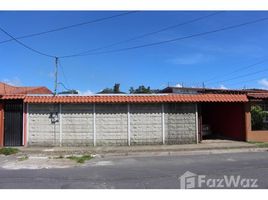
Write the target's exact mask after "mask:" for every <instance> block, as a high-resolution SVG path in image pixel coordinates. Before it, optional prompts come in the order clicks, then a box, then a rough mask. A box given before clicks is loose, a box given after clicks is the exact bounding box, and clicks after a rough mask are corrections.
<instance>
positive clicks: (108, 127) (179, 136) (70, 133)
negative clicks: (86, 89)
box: [27, 103, 197, 146]
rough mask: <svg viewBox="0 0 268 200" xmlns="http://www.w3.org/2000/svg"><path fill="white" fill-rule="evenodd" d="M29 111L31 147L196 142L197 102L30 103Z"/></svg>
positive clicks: (29, 140)
mask: <svg viewBox="0 0 268 200" xmlns="http://www.w3.org/2000/svg"><path fill="white" fill-rule="evenodd" d="M94 111H95V112H94ZM28 112H29V113H28V119H27V120H28V127H27V129H28V131H27V134H28V145H29V146H92V145H94V144H95V145H97V146H101V145H145V144H163V143H165V144H186V143H196V141H197V138H196V137H197V134H196V132H197V129H196V114H197V113H196V105H195V104H181V103H172V104H129V105H128V104H95V105H93V104H61V105H60V104H29V105H28ZM52 115H54V117H55V118H54V120H55V121H53V119H52V118H51V116H52ZM94 141H95V142H94Z"/></svg>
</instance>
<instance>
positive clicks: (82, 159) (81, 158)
mask: <svg viewBox="0 0 268 200" xmlns="http://www.w3.org/2000/svg"><path fill="white" fill-rule="evenodd" d="M67 158H68V159H70V160H74V161H76V162H77V163H85V161H86V160H90V159H92V156H91V155H83V156H69V157H67Z"/></svg>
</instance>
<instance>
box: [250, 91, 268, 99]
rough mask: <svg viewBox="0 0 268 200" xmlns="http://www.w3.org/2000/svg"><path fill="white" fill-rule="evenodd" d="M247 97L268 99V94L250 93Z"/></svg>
mask: <svg viewBox="0 0 268 200" xmlns="http://www.w3.org/2000/svg"><path fill="white" fill-rule="evenodd" d="M247 96H248V97H249V98H253V99H268V93H267V92H266V93H248V94H247Z"/></svg>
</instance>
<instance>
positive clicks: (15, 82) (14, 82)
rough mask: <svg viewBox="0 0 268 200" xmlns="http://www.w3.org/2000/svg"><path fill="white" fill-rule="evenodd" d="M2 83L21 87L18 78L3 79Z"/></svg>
mask: <svg viewBox="0 0 268 200" xmlns="http://www.w3.org/2000/svg"><path fill="white" fill-rule="evenodd" d="M2 82H4V83H6V84H8V85H13V86H20V85H21V81H20V79H19V78H18V77H14V78H12V79H9V78H4V79H2Z"/></svg>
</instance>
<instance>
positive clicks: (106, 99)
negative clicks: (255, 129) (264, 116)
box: [24, 94, 248, 103]
mask: <svg viewBox="0 0 268 200" xmlns="http://www.w3.org/2000/svg"><path fill="white" fill-rule="evenodd" d="M24 101H25V102H26V103H162V102H163V103H165V102H167V103H168V102H248V98H247V96H246V95H244V94H195V95H187V94H183V95H182V94H168V95H110V96H109V95H105V96H99V95H96V96H26V97H25V99H24Z"/></svg>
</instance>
